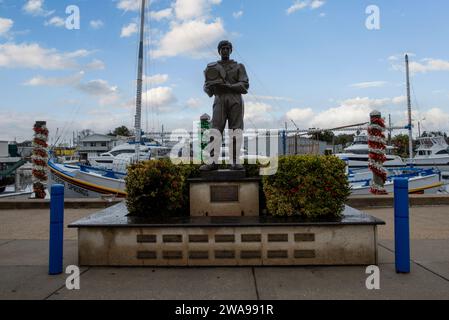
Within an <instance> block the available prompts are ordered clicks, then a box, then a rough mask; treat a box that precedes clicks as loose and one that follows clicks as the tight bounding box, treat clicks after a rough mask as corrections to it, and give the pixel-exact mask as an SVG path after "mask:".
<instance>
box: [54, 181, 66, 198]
mask: <svg viewBox="0 0 449 320" xmlns="http://www.w3.org/2000/svg"><path fill="white" fill-rule="evenodd" d="M63 194H64V186H63V185H62V184H52V185H51V195H52V196H59V195H63Z"/></svg>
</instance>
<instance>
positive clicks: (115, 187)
mask: <svg viewBox="0 0 449 320" xmlns="http://www.w3.org/2000/svg"><path fill="white" fill-rule="evenodd" d="M48 168H49V171H50V174H49V185H52V184H55V183H57V184H62V185H63V186H64V194H65V197H66V198H101V197H104V196H111V197H118V198H124V197H126V192H125V186H126V184H125V180H124V177H125V175H124V174H122V173H119V172H114V171H111V170H102V169H98V168H92V167H88V166H72V165H67V164H60V163H56V162H54V161H53V159H50V160H49V161H48Z"/></svg>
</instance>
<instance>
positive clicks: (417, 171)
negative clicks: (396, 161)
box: [351, 168, 441, 186]
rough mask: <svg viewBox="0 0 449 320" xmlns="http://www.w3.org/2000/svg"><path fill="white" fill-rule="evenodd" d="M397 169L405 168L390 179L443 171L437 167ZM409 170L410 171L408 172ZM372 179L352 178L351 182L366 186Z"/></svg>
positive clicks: (429, 174) (428, 174)
mask: <svg viewBox="0 0 449 320" xmlns="http://www.w3.org/2000/svg"><path fill="white" fill-rule="evenodd" d="M396 170H398V171H399V170H403V171H404V173H401V174H396V175H391V176H389V177H388V180H390V181H391V180H394V179H398V178H407V179H411V178H415V177H427V176H431V175H434V174H439V175H440V176H441V172H440V171H439V170H437V169H419V168H402V169H396ZM407 171H408V172H409V173H407ZM370 182H371V179H360V180H351V184H362V183H363V184H364V186H369V184H370Z"/></svg>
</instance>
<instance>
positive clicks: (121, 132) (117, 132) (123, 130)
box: [109, 126, 131, 137]
mask: <svg viewBox="0 0 449 320" xmlns="http://www.w3.org/2000/svg"><path fill="white" fill-rule="evenodd" d="M109 135H110V136H123V137H130V136H131V131H130V130H129V129H128V128H127V127H126V126H121V127H118V128H115V129H114V131H112V132H110V133H109Z"/></svg>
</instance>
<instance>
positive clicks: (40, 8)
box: [22, 0, 54, 17]
mask: <svg viewBox="0 0 449 320" xmlns="http://www.w3.org/2000/svg"><path fill="white" fill-rule="evenodd" d="M22 9H23V10H24V11H25V12H26V13H28V14H31V15H33V16H45V17H48V16H50V15H52V14H53V13H54V10H53V11H47V10H45V9H44V0H28V1H27V3H25V5H24V6H23V8H22Z"/></svg>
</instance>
